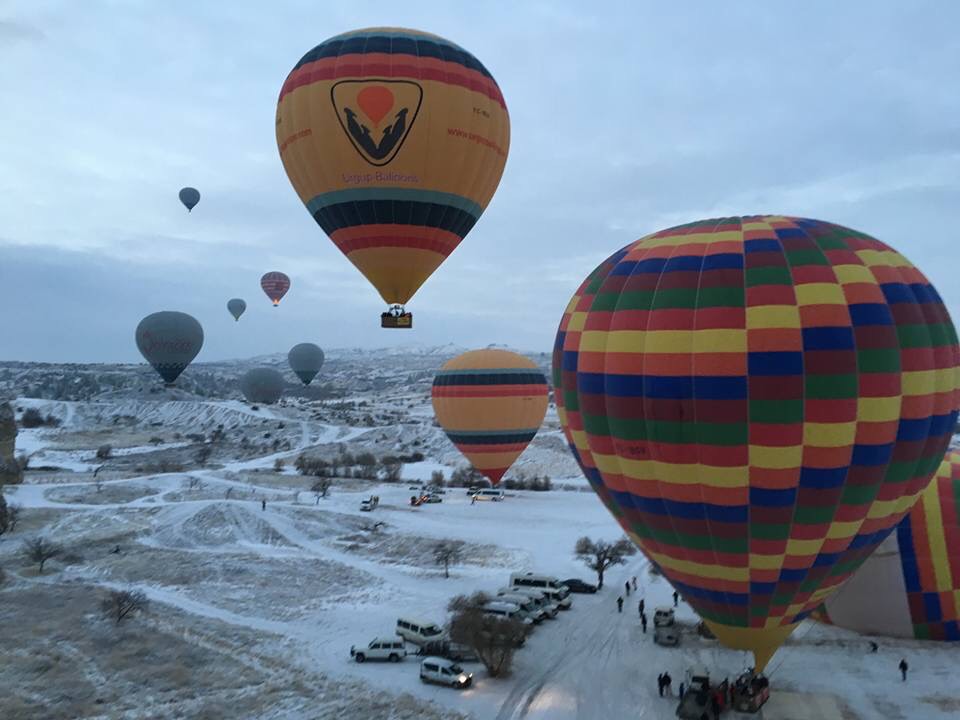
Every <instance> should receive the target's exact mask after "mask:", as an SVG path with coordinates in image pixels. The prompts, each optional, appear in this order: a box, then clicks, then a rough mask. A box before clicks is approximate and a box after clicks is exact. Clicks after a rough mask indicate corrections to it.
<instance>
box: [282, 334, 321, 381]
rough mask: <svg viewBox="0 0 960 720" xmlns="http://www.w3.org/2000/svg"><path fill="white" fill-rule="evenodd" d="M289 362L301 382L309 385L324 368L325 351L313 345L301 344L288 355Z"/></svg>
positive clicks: (295, 346)
mask: <svg viewBox="0 0 960 720" xmlns="http://www.w3.org/2000/svg"><path fill="white" fill-rule="evenodd" d="M287 362H289V363H290V369H291V370H293V372H294V374H295V375H296V376H297V377H298V378H300V381H301V382H302V383H303V384H304V385H309V384H310V381H311V380H313V379H314V378H315V377H316V376H317V373H318V372H320V368H322V367H323V350H321V349H320V348H319V347H317V346H316V345H314V344H313V343H300V344H299V345H294V346H293V348H291V350H290V352H289V353H287Z"/></svg>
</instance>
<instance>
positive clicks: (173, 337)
mask: <svg viewBox="0 0 960 720" xmlns="http://www.w3.org/2000/svg"><path fill="white" fill-rule="evenodd" d="M135 339H136V343H137V349H138V350H139V351H140V354H141V355H143V357H144V358H145V359H146V361H147V362H148V363H150V364H151V365H152V366H153V369H154V370H156V371H157V373H159V375H160V377H161V378H163V381H164V382H165V383H167V384H168V385H169V384H171V383H173V382H174V381H175V380H176V379H177V378H178V377H180V373H182V372H183V371H184V370H185V369H186V368H187V365H189V364H190V363H191V362H192V361H193V359H194V358H195V357H196V356H197V353H199V352H200V348H202V347H203V328H202V327H201V326H200V323H199V322H197V320H196V319H195V318H194V317H192V316H190V315H187V314H186V313H182V312H175V311H173V310H164V311H161V312H155V313H153V314H152V315H147V316H146V317H145V318H144V319H143V320H141V321H140V324H139V325H137V330H136V333H135Z"/></svg>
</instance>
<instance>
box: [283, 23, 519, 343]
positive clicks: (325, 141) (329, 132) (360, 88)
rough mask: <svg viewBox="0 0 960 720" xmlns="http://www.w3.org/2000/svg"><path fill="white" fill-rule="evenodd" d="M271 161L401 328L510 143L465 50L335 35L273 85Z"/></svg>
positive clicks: (433, 40)
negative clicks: (274, 155)
mask: <svg viewBox="0 0 960 720" xmlns="http://www.w3.org/2000/svg"><path fill="white" fill-rule="evenodd" d="M276 134H277V145H278V147H279V150H280V158H281V160H282V161H283V166H284V168H285V169H286V171H287V176H288V177H289V178H290V182H291V183H292V184H293V187H294V190H296V192H297V194H298V195H299V196H300V199H301V200H302V201H303V203H304V205H306V207H307V210H308V211H309V212H310V215H311V216H312V217H313V218H314V219H315V220H316V222H317V223H318V224H319V225H320V227H321V228H323V231H324V232H325V233H326V234H327V235H328V236H330V239H331V240H332V241H333V242H334V244H335V245H336V246H337V248H339V250H340V251H341V252H343V253H344V254H345V255H346V256H347V257H348V258H349V260H350V262H352V263H353V264H354V265H355V266H356V267H357V269H358V270H360V272H361V273H363V275H364V276H365V277H366V278H367V280H369V281H370V283H371V284H372V285H373V286H374V287H376V289H377V291H378V292H379V293H380V296H381V297H382V298H383V299H384V301H385V302H386V303H387V304H388V305H390V306H392V307H391V310H390V311H388V312H386V313H383V315H382V316H381V325H382V326H383V327H410V326H411V325H412V316H411V315H410V314H409V313H407V312H406V311H405V310H404V308H403V306H404V305H405V304H406V303H407V302H408V301H409V300H410V298H412V297H413V295H414V293H416V291H417V289H418V288H419V287H420V286H421V285H422V284H423V283H424V281H425V280H426V279H427V278H428V277H429V276H430V275H431V274H432V273H433V271H434V270H436V269H437V267H439V266H440V264H441V263H442V262H443V261H444V260H445V259H446V258H447V256H448V255H450V253H451V252H453V250H454V249H455V248H456V247H457V245H458V244H459V243H460V241H461V240H462V239H463V238H464V237H465V236H466V235H467V233H468V232H469V231H470V229H471V228H472V227H473V226H474V224H475V223H476V222H477V220H478V219H479V218H480V215H481V214H482V213H483V211H484V209H485V208H486V207H487V204H488V203H489V202H490V199H491V198H492V197H493V194H494V192H495V191H496V189H497V185H498V184H499V182H500V176H501V175H502V174H503V168H504V164H505V163H506V159H507V151H508V148H509V144H510V119H509V116H508V114H507V107H506V104H505V103H504V100H503V95H502V94H501V93H500V88H499V87H498V86H497V83H496V81H495V80H494V79H493V76H492V75H491V74H490V73H489V71H487V69H486V68H485V67H484V66H483V65H482V64H481V63H480V61H479V60H477V59H476V58H475V57H474V56H473V55H471V54H470V53H469V52H467V51H466V50H464V49H463V48H461V47H459V46H457V45H454V44H453V43H451V42H450V41H448V40H444V39H443V38H440V37H437V36H436V35H430V34H427V33H423V32H420V31H417V30H403V29H397V28H371V29H366V30H357V31H355V32H349V33H345V34H343V35H337V36H336V37H333V38H330V39H329V40H326V41H325V42H323V43H321V44H320V45H318V46H317V47H315V48H314V49H313V50H311V51H310V52H308V53H307V54H306V55H304V56H303V57H302V58H301V59H300V61H299V62H298V63H297V64H296V66H294V68H293V70H292V71H291V72H290V74H289V75H288V76H287V79H286V81H285V82H284V83H283V87H282V88H281V90H280V98H279V101H278V104H277V117H276Z"/></svg>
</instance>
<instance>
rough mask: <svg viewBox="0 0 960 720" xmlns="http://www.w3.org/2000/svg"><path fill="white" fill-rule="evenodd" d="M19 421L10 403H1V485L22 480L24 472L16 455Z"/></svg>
mask: <svg viewBox="0 0 960 720" xmlns="http://www.w3.org/2000/svg"><path fill="white" fill-rule="evenodd" d="M16 441H17V421H16V419H15V418H14V415H13V408H12V407H10V403H2V404H0V485H4V484H11V485H12V484H14V483H18V482H20V480H21V478H22V477H23V473H22V472H21V471H20V466H19V465H18V464H17V459H16V457H14V450H15V449H16Z"/></svg>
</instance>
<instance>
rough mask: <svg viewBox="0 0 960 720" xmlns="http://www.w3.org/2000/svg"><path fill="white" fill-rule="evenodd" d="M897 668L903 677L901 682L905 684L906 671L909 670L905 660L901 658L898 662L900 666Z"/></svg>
mask: <svg viewBox="0 0 960 720" xmlns="http://www.w3.org/2000/svg"><path fill="white" fill-rule="evenodd" d="M897 667H899V668H900V674H901V675H902V676H903V682H906V681H907V670H909V669H910V666H909V665H907V659H906V658H901V660H900V665H898V666H897Z"/></svg>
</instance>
